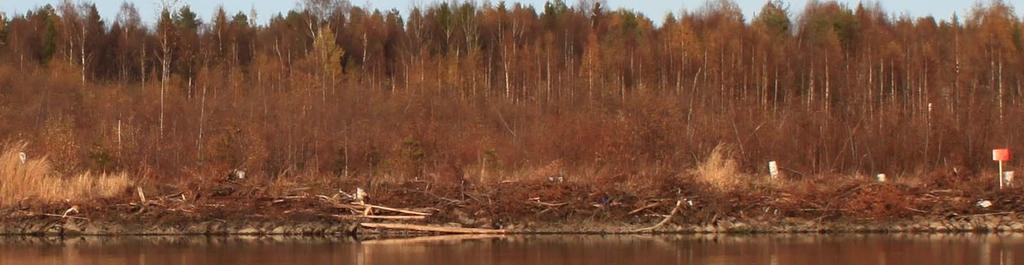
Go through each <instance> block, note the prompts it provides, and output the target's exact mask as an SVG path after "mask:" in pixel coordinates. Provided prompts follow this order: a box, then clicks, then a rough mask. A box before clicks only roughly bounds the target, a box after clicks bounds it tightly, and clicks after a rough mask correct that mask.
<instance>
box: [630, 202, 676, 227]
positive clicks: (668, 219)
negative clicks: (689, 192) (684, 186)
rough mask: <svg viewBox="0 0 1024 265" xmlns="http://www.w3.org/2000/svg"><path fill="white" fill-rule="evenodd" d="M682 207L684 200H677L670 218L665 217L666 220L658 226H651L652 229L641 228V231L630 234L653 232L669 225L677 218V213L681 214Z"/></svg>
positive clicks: (669, 215)
mask: <svg viewBox="0 0 1024 265" xmlns="http://www.w3.org/2000/svg"><path fill="white" fill-rule="evenodd" d="M682 205H683V201H682V200H677V201H676V207H675V208H672V212H671V213H669V214H668V216H665V219H663V220H661V222H658V224H655V225H654V226H651V227H647V228H640V229H636V230H633V231H630V232H633V233H639V232H645V231H652V230H654V229H657V228H658V227H661V226H663V225H665V224H667V223H668V222H669V221H671V220H672V217H674V216H676V213H678V212H679V207H680V206H682Z"/></svg>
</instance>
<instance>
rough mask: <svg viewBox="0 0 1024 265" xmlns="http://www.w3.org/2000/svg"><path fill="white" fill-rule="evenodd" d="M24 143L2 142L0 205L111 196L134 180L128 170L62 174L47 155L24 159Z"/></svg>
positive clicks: (7, 205)
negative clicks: (20, 154)
mask: <svg viewBox="0 0 1024 265" xmlns="http://www.w3.org/2000/svg"><path fill="white" fill-rule="evenodd" d="M25 146H26V144H25V143H14V144H8V145H5V146H3V149H2V152H0V207H9V206H11V205H15V204H17V203H19V202H22V201H33V202H41V203H52V202H60V201H71V202H76V201H88V200H93V199H99V198H111V197H114V196H117V195H119V194H122V193H124V192H125V191H126V190H127V189H128V188H129V187H130V186H131V185H132V181H131V180H130V179H129V178H128V175H127V174H125V173H123V172H122V173H115V174H94V173H91V172H85V173H81V174H77V175H74V176H59V175H57V174H56V171H54V170H53V167H52V166H51V164H50V162H49V161H48V160H47V158H46V157H39V158H30V159H28V160H26V161H25V163H22V162H21V159H20V158H19V156H18V154H19V153H20V152H21V150H25Z"/></svg>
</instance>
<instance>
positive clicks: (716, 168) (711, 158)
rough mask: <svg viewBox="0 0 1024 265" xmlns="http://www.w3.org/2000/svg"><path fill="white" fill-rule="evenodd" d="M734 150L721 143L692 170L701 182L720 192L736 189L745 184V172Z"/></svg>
mask: <svg viewBox="0 0 1024 265" xmlns="http://www.w3.org/2000/svg"><path fill="white" fill-rule="evenodd" d="M733 157H734V151H733V149H732V147H730V146H729V145H727V144H719V145H718V146H715V149H713V150H711V154H709V155H708V157H707V158H706V159H705V160H704V161H702V162H701V163H698V164H697V168H696V169H694V170H693V171H691V173H692V174H693V175H694V176H695V177H696V180H697V181H698V182H700V183H704V184H706V185H708V186H709V187H711V189H713V190H715V191H718V192H728V191H734V190H736V189H738V188H740V187H742V186H743V184H744V183H743V181H742V179H743V177H744V174H743V173H742V172H740V170H739V165H738V164H737V163H736V160H735V159H734V158H733Z"/></svg>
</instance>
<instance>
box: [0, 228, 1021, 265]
mask: <svg viewBox="0 0 1024 265" xmlns="http://www.w3.org/2000/svg"><path fill="white" fill-rule="evenodd" d="M1022 263H1024V235H1022V234H1002V235H992V234H987V235H919V234H918V235H914V234H901V235H748V236H725V235H685V236H506V237H494V236H444V237H428V238H412V239H381V240H355V239H342V238H309V237H302V238H296V237H85V238H68V239H63V240H61V239H55V238H50V239H44V238H25V237H0V264H644V265H647V264H1022Z"/></svg>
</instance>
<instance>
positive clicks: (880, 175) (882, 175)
mask: <svg viewBox="0 0 1024 265" xmlns="http://www.w3.org/2000/svg"><path fill="white" fill-rule="evenodd" d="M875 177H876V178H878V182H885V174H884V173H883V174H878V176H875Z"/></svg>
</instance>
